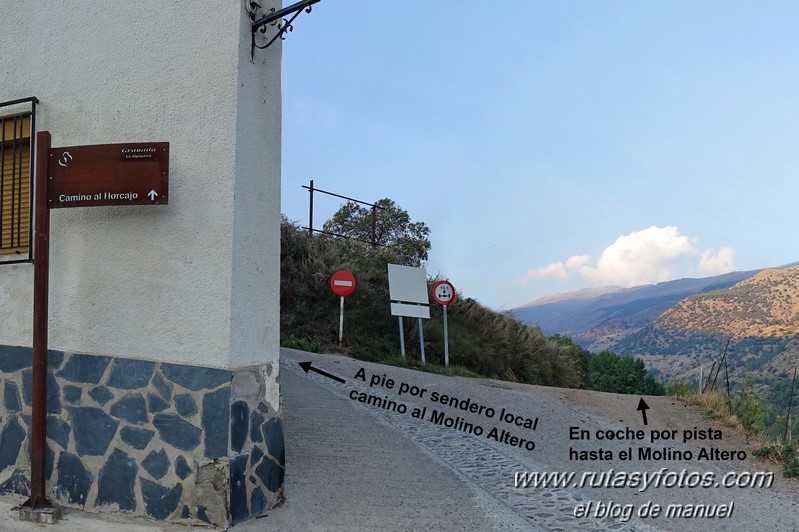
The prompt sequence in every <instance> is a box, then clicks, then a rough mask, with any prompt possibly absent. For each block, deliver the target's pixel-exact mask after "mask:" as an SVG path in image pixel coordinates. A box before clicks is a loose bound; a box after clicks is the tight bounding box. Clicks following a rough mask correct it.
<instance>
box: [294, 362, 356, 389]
mask: <svg viewBox="0 0 799 532" xmlns="http://www.w3.org/2000/svg"><path fill="white" fill-rule="evenodd" d="M299 364H300V367H301V368H302V369H304V370H305V373H308V371H309V370H310V371H315V372H317V373H318V374H319V375H324V376H325V377H327V378H328V379H333V380H334V381H338V382H340V383H341V384H344V383H346V382H347V381H345V380H344V379H342V378H341V377H336V376H335V375H331V374H330V373H328V372H326V371H322V370H321V369H319V368H315V367H313V366H311V362H310V361H308V362H300V363H299Z"/></svg>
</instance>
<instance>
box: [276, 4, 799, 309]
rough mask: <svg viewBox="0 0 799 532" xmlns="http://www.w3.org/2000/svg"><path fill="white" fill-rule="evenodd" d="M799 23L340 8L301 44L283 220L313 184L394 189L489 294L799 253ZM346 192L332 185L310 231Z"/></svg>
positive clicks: (286, 140) (451, 265) (461, 271)
mask: <svg viewBox="0 0 799 532" xmlns="http://www.w3.org/2000/svg"><path fill="white" fill-rule="evenodd" d="M289 3H291V1H290V0H287V1H286V5H288V4H289ZM797 23H799V2H793V1H786V2H771V1H763V2H751V1H746V2H735V1H729V0H724V1H702V2H695V1H669V2H666V1H652V2H639V1H633V0H628V1H624V2H619V1H604V0H597V1H588V0H584V1H579V2H572V1H565V0H551V1H534V0H529V1H528V0H496V1H492V2H477V1H473V0H458V1H456V0H426V1H405V2H399V1H393V0H322V1H321V2H320V3H319V4H316V5H315V6H314V8H313V11H312V12H311V13H310V14H306V13H303V14H302V15H300V17H299V18H298V19H297V20H296V21H295V23H294V28H295V29H294V31H293V32H292V33H290V34H289V35H288V37H287V39H286V40H285V41H284V42H283V190H282V201H283V213H284V214H286V215H287V216H288V217H289V218H290V219H293V220H296V221H299V222H300V223H301V224H303V225H306V224H307V223H308V192H307V191H306V190H305V189H303V188H301V185H303V184H306V185H307V184H308V181H309V180H310V179H314V181H315V186H316V187H319V188H322V189H325V190H330V191H333V192H337V193H339V194H343V195H346V196H352V197H356V198H359V199H363V200H365V201H375V200H377V199H380V198H383V197H389V198H391V199H393V200H394V201H396V202H397V203H398V204H399V205H400V206H401V207H403V208H404V209H406V210H408V211H409V213H410V214H411V217H412V218H413V219H414V220H419V221H423V222H425V223H426V224H427V225H428V226H429V227H430V231H431V242H432V250H431V253H430V260H429V262H428V264H427V271H428V273H430V274H434V275H435V274H440V275H441V276H443V277H445V278H448V279H450V281H452V283H453V284H454V285H455V287H456V288H457V289H458V290H460V291H462V292H463V294H464V295H465V296H468V297H473V298H476V299H478V300H479V301H481V302H482V303H484V304H486V305H488V306H490V307H493V308H511V307H514V306H518V305H521V304H523V303H526V302H529V301H531V300H533V299H535V298H537V297H541V296H543V295H548V294H553V293H558V292H566V291H571V290H577V289H581V288H588V287H592V286H603V285H619V286H633V285H639V284H646V283H653V282H659V281H665V280H670V279H675V278H680V277H701V276H706V275H713V274H716V273H723V272H727V271H732V270H743V269H754V268H762V267H768V266H777V265H781V264H786V263H789V262H794V261H797V260H799V250H798V249H797V242H796V241H797V239H798V238H799V237H798V236H797V235H796V230H797V223H796V219H797V207H796V205H797V201H799V194H798V193H799V179H797V174H798V173H799V171H798V170H799V31H797ZM340 205H341V203H340V202H339V200H337V199H323V198H322V196H321V195H319V194H317V195H315V208H314V226H315V227H317V228H321V224H322V223H323V222H324V220H326V219H327V218H329V217H330V216H331V215H332V214H333V212H335V210H336V209H337V208H338V207H339V206H340ZM356 276H357V272H356Z"/></svg>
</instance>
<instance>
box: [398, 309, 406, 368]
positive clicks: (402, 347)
mask: <svg viewBox="0 0 799 532" xmlns="http://www.w3.org/2000/svg"><path fill="white" fill-rule="evenodd" d="M399 330H400V353H401V354H402V358H405V329H404V328H403V327H402V316H400V317H399Z"/></svg>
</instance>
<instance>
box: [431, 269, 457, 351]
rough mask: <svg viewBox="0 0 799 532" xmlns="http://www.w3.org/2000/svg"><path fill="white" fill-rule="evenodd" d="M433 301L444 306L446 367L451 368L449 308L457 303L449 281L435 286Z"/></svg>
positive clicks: (453, 289) (453, 288) (440, 282)
mask: <svg viewBox="0 0 799 532" xmlns="http://www.w3.org/2000/svg"><path fill="white" fill-rule="evenodd" d="M433 300H434V301H435V302H436V303H438V304H439V305H443V306H444V365H445V366H449V334H448V333H447V307H448V306H449V305H450V303H452V302H453V301H455V287H454V286H452V283H450V282H449V281H438V282H437V283H436V284H434V285H433Z"/></svg>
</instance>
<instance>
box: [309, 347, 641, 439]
mask: <svg viewBox="0 0 799 532" xmlns="http://www.w3.org/2000/svg"><path fill="white" fill-rule="evenodd" d="M309 364H310V362H309ZM305 371H308V370H307V369H306V370H305ZM648 409H649V405H648V404H646V401H644V398H643V397H641V400H640V401H638V410H640V411H641V415H642V416H643V417H644V426H646V425H647V423H646V411H647V410H648Z"/></svg>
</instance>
